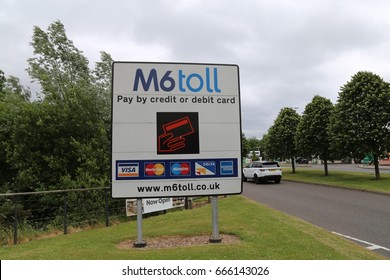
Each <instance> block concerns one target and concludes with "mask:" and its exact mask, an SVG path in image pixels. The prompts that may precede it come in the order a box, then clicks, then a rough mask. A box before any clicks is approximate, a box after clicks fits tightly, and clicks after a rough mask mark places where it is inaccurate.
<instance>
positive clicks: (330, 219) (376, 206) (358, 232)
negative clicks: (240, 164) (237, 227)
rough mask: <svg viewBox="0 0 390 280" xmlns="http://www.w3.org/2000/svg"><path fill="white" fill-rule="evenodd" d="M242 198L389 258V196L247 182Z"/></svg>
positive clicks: (292, 183)
mask: <svg viewBox="0 0 390 280" xmlns="http://www.w3.org/2000/svg"><path fill="white" fill-rule="evenodd" d="M243 195H244V196H246V197H248V198H250V199H252V200H255V201H258V202H260V203H262V204H265V205H267V206H269V207H271V208H274V209H277V210H280V211H282V212H285V213H288V214H291V215H293V216H296V217H299V218H301V219H303V220H305V221H307V222H309V223H311V224H314V225H317V226H320V227H322V228H324V229H327V230H329V231H331V232H334V233H335V234H339V235H342V236H344V237H345V238H348V239H350V240H353V241H355V242H357V243H358V244H360V245H362V246H364V247H366V248H369V249H370V250H374V251H375V252H377V253H378V254H381V255H383V256H385V257H387V258H390V195H381V194H373V193H367V192H362V191H354V190H347V189H341V188H334V187H325V186H319V185H312V184H305V183H298V182H288V181H283V180H282V182H281V183H280V184H273V183H268V184H258V185H256V184H254V183H253V182H246V183H244V185H243Z"/></svg>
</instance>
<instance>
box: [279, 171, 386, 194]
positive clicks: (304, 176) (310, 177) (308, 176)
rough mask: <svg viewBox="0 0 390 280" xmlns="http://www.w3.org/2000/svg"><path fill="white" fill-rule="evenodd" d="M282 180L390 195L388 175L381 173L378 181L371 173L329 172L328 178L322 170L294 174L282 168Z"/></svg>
mask: <svg viewBox="0 0 390 280" xmlns="http://www.w3.org/2000/svg"><path fill="white" fill-rule="evenodd" d="M283 179H285V180H291V181H298V182H306V183H314V184H322V185H329V186H338V187H344V188H351V189H357V190H365V191H374V192H381V193H387V194H390V174H383V173H382V174H381V179H380V180H375V175H374V174H372V173H363V172H347V171H334V170H329V176H324V171H323V170H308V169H306V168H305V169H302V168H299V167H298V168H296V173H292V171H291V168H283Z"/></svg>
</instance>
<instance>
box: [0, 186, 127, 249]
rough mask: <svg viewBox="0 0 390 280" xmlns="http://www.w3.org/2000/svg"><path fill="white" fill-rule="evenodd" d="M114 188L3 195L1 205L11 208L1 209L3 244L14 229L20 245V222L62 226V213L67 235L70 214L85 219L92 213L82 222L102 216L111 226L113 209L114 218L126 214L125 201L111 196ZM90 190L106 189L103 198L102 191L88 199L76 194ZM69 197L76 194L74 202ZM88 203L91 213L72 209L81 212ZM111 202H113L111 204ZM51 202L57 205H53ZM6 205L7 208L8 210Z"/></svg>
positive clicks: (0, 197) (30, 225)
mask: <svg viewBox="0 0 390 280" xmlns="http://www.w3.org/2000/svg"><path fill="white" fill-rule="evenodd" d="M110 190H111V188H109V187H99V188H81V189H66V190H52V191H37V192H21V193H3V194H0V205H7V207H2V208H1V209H0V210H2V212H0V226H1V230H0V242H1V243H3V241H4V240H7V242H8V240H9V239H10V236H9V233H11V231H12V235H13V237H12V238H13V244H17V243H18V229H19V223H20V222H21V221H24V225H28V226H29V227H34V228H38V230H39V227H47V226H48V225H51V226H52V224H53V223H54V224H57V225H58V219H59V215H58V213H61V212H62V223H63V225H62V226H63V233H64V234H67V233H68V225H69V216H70V214H74V215H78V216H79V217H78V219H79V220H82V217H83V216H89V217H90V220H88V219H86V220H82V222H86V223H93V222H96V220H97V219H96V217H99V219H100V218H101V221H104V222H105V226H109V218H110V212H111V213H112V215H111V217H113V216H115V215H118V214H119V217H126V215H125V207H124V202H123V201H124V200H120V201H119V200H118V199H115V201H114V200H113V199H112V198H111V196H110V195H109V192H110ZM86 192H89V193H90V194H91V192H102V194H101V195H102V196H103V197H101V196H100V194H98V195H96V194H94V197H93V198H91V196H90V197H87V198H86V199H85V200H82V197H81V198H80V195H79V196H77V195H75V194H76V193H86ZM49 196H50V197H49ZM69 196H73V197H72V202H73V205H70V204H69V203H70V202H69V200H70V199H69ZM94 199H95V200H94ZM80 200H82V201H80ZM41 201H44V202H46V203H47V202H50V203H47V204H45V205H44V206H42V207H44V208H40V206H39V203H40V202H41ZM61 201H62V202H61ZM103 201H104V203H103ZM86 203H89V204H90V205H88V206H86V210H88V211H89V212H86V213H82V212H77V213H72V212H71V211H72V210H71V209H76V208H78V211H82V208H83V204H86ZM76 204H77V205H76ZM110 204H112V205H111V207H110ZM115 204H117V206H118V207H115ZM50 205H53V206H52V207H51V206H50ZM95 205H96V207H99V208H102V209H95V210H93V211H91V207H93V206H95ZM4 208H6V209H7V210H6V211H4ZM12 208H13V209H12ZM54 213H55V214H54ZM103 216H104V217H103ZM79 223H80V221H79ZM7 233H8V234H7ZM2 235H3V236H2ZM4 235H6V238H4Z"/></svg>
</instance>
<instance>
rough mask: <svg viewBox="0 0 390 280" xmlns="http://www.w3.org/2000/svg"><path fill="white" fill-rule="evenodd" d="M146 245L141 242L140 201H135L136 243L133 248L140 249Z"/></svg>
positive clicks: (139, 199)
mask: <svg viewBox="0 0 390 280" xmlns="http://www.w3.org/2000/svg"><path fill="white" fill-rule="evenodd" d="M146 245H147V243H146V242H145V241H143V240H142V199H141V198H138V199H137V241H136V242H134V247H136V248H142V247H145V246H146Z"/></svg>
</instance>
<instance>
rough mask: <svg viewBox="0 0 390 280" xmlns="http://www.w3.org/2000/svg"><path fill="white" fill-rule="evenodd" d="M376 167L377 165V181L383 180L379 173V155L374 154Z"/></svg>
mask: <svg viewBox="0 0 390 280" xmlns="http://www.w3.org/2000/svg"><path fill="white" fill-rule="evenodd" d="M374 165H375V179H376V180H379V179H380V178H381V175H380V173H379V161H378V155H377V154H375V153H374Z"/></svg>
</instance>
